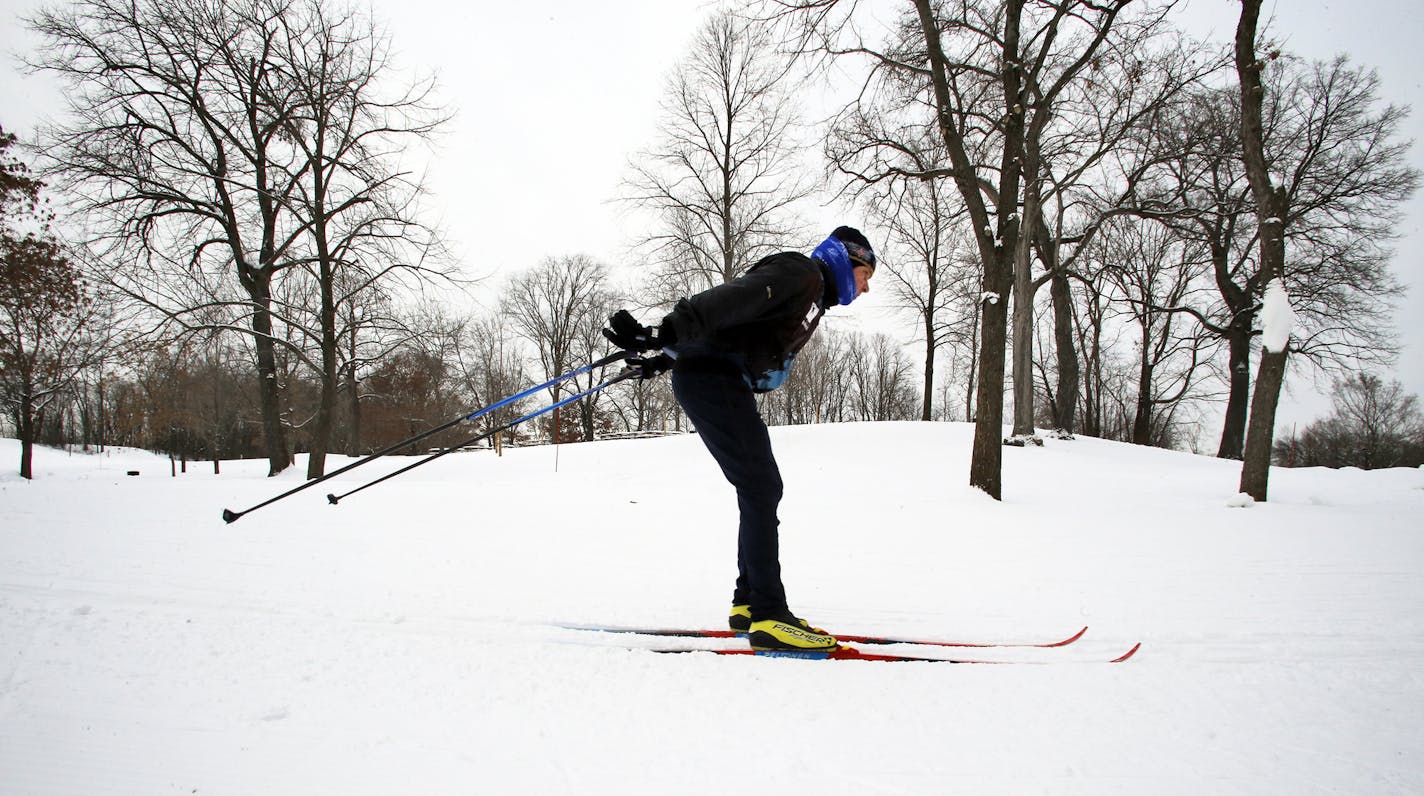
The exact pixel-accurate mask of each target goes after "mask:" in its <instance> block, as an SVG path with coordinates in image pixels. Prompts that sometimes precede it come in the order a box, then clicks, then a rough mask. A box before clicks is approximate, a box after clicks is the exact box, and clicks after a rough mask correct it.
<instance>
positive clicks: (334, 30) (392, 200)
mask: <svg viewBox="0 0 1424 796" xmlns="http://www.w3.org/2000/svg"><path fill="white" fill-rule="evenodd" d="M30 24H31V26H32V27H33V28H34V29H35V30H36V31H38V32H39V33H41V34H42V35H43V36H44V37H45V38H46V39H47V41H48V44H49V47H47V48H46V49H45V50H44V51H43V52H42V53H41V54H40V55H38V56H37V57H36V59H35V60H34V62H33V64H32V66H33V67H34V68H36V69H43V70H49V71H53V72H55V73H57V74H59V75H60V76H62V77H64V78H67V79H68V80H69V81H70V83H71V84H72V90H71V91H70V92H68V94H67V96H68V97H69V100H70V105H71V111H72V114H71V117H70V118H71V120H70V121H68V122H66V123H64V124H63V125H61V126H58V127H55V128H53V129H52V130H50V131H49V133H48V136H47V137H48V139H49V144H50V146H49V147H48V149H49V152H50V154H51V155H52V159H53V169H54V171H55V173H56V174H58V175H61V176H62V177H63V178H64V179H65V180H66V182H67V185H68V187H70V188H71V189H72V190H73V192H74V194H75V195H77V196H79V197H81V203H82V205H83V207H84V209H85V210H87V211H88V212H89V216H90V220H91V226H92V227H93V228H94V229H95V230H96V233H95V235H94V239H93V240H92V241H91V245H92V246H93V247H94V248H95V250H96V251H97V252H98V256H101V257H103V258H104V259H106V260H107V261H110V262H118V263H122V264H123V266H122V267H120V268H115V269H112V270H111V271H110V272H109V273H110V278H111V280H112V282H113V284H114V286H115V287H117V288H118V289H119V290H121V291H122V292H123V293H124V294H126V295H127V296H129V297H130V298H131V299H133V300H134V301H137V302H141V303H143V304H144V305H146V306H148V307H149V308H151V309H153V310H155V311H157V312H158V313H160V314H161V315H162V316H163V317H165V318H166V319H167V321H168V323H169V325H170V327H171V328H172V329H174V330H176V333H177V334H180V335H181V334H190V333H195V332H205V331H209V330H214V329H220V330H227V331H235V332H240V333H244V334H247V335H249V336H250V337H251V339H252V351H253V354H254V358H255V361H256V366H257V370H258V373H259V377H260V378H259V379H258V385H259V390H260V394H261V402H260V403H261V413H262V422H263V429H264V438H265V439H266V448H267V457H268V460H269V471H270V472H271V473H274V474H275V473H276V472H278V471H280V470H282V469H283V468H285V467H286V466H287V465H288V464H289V463H290V459H291V454H290V451H289V445H288V440H287V429H286V425H285V423H286V420H287V418H286V417H285V416H284V412H285V411H286V409H287V406H286V404H287V400H286V399H285V398H284V397H283V395H282V389H283V385H284V384H285V383H287V381H288V380H287V379H286V378H284V376H287V375H289V374H290V373H291V372H292V367H293V366H295V365H298V364H300V365H303V366H305V367H310V368H311V369H312V370H313V371H314V372H316V373H318V374H319V375H320V377H321V384H322V398H321V401H320V403H319V407H320V408H319V411H318V416H317V418H316V422H315V424H314V434H313V435H312V438H313V440H316V441H318V442H316V444H314V446H313V448H314V450H313V454H314V455H313V456H312V458H311V462H310V465H309V468H310V472H312V473H314V474H316V473H320V472H321V469H322V465H323V458H324V455H325V451H326V449H327V448H328V447H329V437H330V428H331V412H332V409H333V407H334V405H335V399H336V394H337V390H338V387H339V381H338V379H339V370H340V367H339V361H338V360H339V358H338V349H337V340H338V339H339V338H340V336H341V335H340V331H339V329H338V325H337V305H338V304H339V303H341V302H342V301H343V300H348V299H350V298H351V296H353V295H360V294H362V293H363V287H364V286H366V285H369V284H372V283H375V282H377V281H381V280H388V279H389V278H390V277H391V276H392V274H393V273H394V272H397V271H403V272H404V273H416V272H418V269H417V268H416V267H415V264H416V263H417V262H418V257H419V252H418V251H417V252H416V253H415V254H410V253H408V252H398V251H396V249H397V248H399V247H400V246H405V245H407V244H410V243H413V242H414V241H416V240H417V239H418V234H417V233H420V232H421V231H422V230H423V228H422V227H421V226H420V225H419V224H418V223H416V222H415V221H414V208H413V205H412V198H411V197H412V196H413V195H414V194H415V191H414V186H412V185H411V184H410V182H409V181H408V179H407V178H406V176H405V175H404V174H402V173H401V172H399V170H398V167H397V166H396V165H395V156H396V155H398V153H399V151H400V148H401V147H402V146H404V145H405V143H406V141H404V140H403V139H405V138H409V137H419V136H422V135H424V134H425V133H427V132H428V131H429V129H430V128H431V126H432V125H434V124H435V123H437V122H438V121H439V118H438V116H437V115H435V114H433V113H431V112H430V109H429V108H428V107H426V105H425V104H424V99H425V92H426V90H427V89H428V84H417V85H416V86H415V88H413V89H411V90H409V91H407V92H406V93H404V94H401V93H399V92H397V93H396V94H395V95H387V94H385V93H384V92H383V91H382V90H381V89H380V88H379V87H378V86H377V77H378V74H379V73H380V72H382V71H383V70H384V67H385V65H386V60H385V47H386V45H385V41H384V38H383V36H382V35H381V34H380V33H379V32H378V31H377V30H375V28H374V27H373V26H371V25H370V23H369V22H368V21H366V20H364V19H363V18H361V17H360V16H359V15H357V14H355V13H353V12H349V11H337V12H335V13H334V14H333V13H332V12H331V11H330V8H329V6H327V5H324V4H323V3H322V2H321V0H295V1H289V0H236V2H235V3H220V2H215V0H139V2H135V3H123V2H118V1H117V0H79V2H76V3H73V4H70V5H67V6H64V7H62V8H51V9H46V10H43V11H41V12H40V13H38V14H37V15H35V16H34V17H33V18H32V19H31V20H30ZM294 267H301V268H305V269H309V272H310V274H311V282H309V283H304V282H303V279H302V278H300V277H297V278H296V282H295V283H294V284H293V285H288V286H285V287H284V286H283V285H282V284H281V280H282V278H283V276H284V274H287V273H289V272H290V271H291V270H292V269H293V268H294ZM341 269H345V270H347V271H353V272H359V273H360V274H361V277H362V278H361V279H358V280H352V279H349V278H348V279H347V280H346V284H347V286H348V292H347V293H346V294H342V295H338V294H337V293H336V292H335V279H334V275H335V273H336V271H337V270H341ZM348 276H350V275H348ZM308 295H310V296H311V297H312V301H307V300H306V298H307V296H308ZM283 296H286V297H288V299H287V300H286V301H283V300H282V297H283ZM308 309H310V311H311V312H312V314H313V315H314V316H315V320H314V321H310V322H308V321H307V320H305V319H304V318H303V317H302V315H303V314H304V313H305V312H307V311H308ZM293 329H296V330H297V333H296V334H293V333H292V330H293ZM279 346H285V347H286V350H285V352H282V353H279V352H278V347H279ZM313 352H314V353H313Z"/></svg>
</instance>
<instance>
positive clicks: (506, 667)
mask: <svg viewBox="0 0 1424 796" xmlns="http://www.w3.org/2000/svg"><path fill="white" fill-rule="evenodd" d="M971 433H972V430H971V428H970V427H969V426H966V425H963V424H932V425H930V424H910V423H905V424H848V425H834V426H817V427H796V428H777V429H774V430H773V438H774V443H775V445H776V446H777V452H778V456H779V459H780V461H781V465H782V470H783V473H784V475H785V479H786V483H787V499H786V501H785V503H784V504H783V510H782V559H783V565H784V568H785V579H786V582H787V587H788V591H789V594H790V596H791V600H792V607H793V608H794V609H795V610H797V611H798V612H800V613H801V614H802V615H803V616H805V617H807V618H809V619H810V620H811V621H813V622H814V623H816V624H818V625H820V626H823V627H826V628H827V629H829V630H831V631H833V632H834V631H837V630H839V631H841V632H845V633H878V634H899V635H913V636H925V637H939V638H962V639H969V640H994V639H1030V640H1032V639H1042V640H1049V639H1053V638H1055V637H1062V636H1065V635H1068V634H1070V633H1072V632H1073V631H1075V630H1077V629H1078V628H1079V627H1081V626H1083V625H1088V626H1090V629H1089V631H1088V633H1087V635H1086V636H1084V638H1083V640H1081V641H1079V642H1077V643H1076V644H1073V645H1072V646H1070V647H1065V648H1062V649H1054V650H1029V651H1022V652H1015V651H1013V650H988V651H984V652H982V653H981V656H983V657H992V656H996V655H997V656H999V657H1013V658H1015V659H1021V660H1034V661H1043V662H1046V663H1047V665H1024V666H940V665H925V664H876V663H862V662H816V661H798V660H782V659H761V658H746V657H741V656H730V657H728V656H713V655H655V654H652V653H649V652H646V651H636V650H627V649H622V648H619V647H617V646H615V645H616V644H618V643H622V642H624V641H627V639H626V638H618V637H612V636H607V635H599V634H590V633H583V632H579V631H572V630H561V629H557V628H554V627H551V626H550V624H549V623H553V622H570V623H610V624H624V625H632V624H637V625H645V624H651V625H658V624H662V625H679V626H689V625H700V626H710V627H720V626H721V625H722V623H723V622H724V621H725V609H726V605H727V602H728V598H729V596H730V589H731V585H732V579H733V577H734V575H735V561H734V551H735V538H734V536H735V531H734V528H735V525H736V517H735V505H734V501H733V498H732V494H731V491H730V488H729V487H727V486H726V484H725V483H724V482H723V481H722V479H721V476H720V474H719V473H718V472H717V470H716V467H715V465H714V464H713V462H712V460H711V459H710V457H708V456H707V455H706V453H705V451H703V449H702V447H701V443H700V442H699V441H698V440H697V438H696V437H692V436H682V437H669V438H663V439H655V440H642V441H618V442H600V443H594V444H586V445H572V446H564V447H562V448H560V449H558V450H557V451H556V450H555V449H554V448H551V447H547V448H531V449H519V450H509V451H506V452H505V455H504V456H503V457H502V458H497V457H496V456H495V455H494V454H493V453H487V452H481V453H465V454H458V455H453V456H449V457H446V458H445V459H442V460H439V461H438V462H436V463H434V464H431V465H430V466H428V467H423V468H420V469H417V470H414V471H412V472H411V473H410V474H408V475H406V476H402V477H401V478H399V479H395V480H392V481H390V482H388V483H385V484H382V485H380V486H378V487H375V488H373V489H371V490H369V491H366V492H362V493H361V494H359V495H355V496H353V497H351V498H349V499H347V500H345V501H343V502H342V504H341V505H339V506H330V505H328V504H327V502H326V500H325V499H324V495H325V494H326V493H327V492H329V491H333V489H332V487H333V486H335V487H341V489H342V490H345V489H350V488H353V487H355V486H357V485H359V484H360V483H363V482H364V481H365V480H367V479H368V478H370V477H374V476H376V475H379V474H381V473H384V472H389V471H390V470H392V469H394V468H395V467H397V466H399V465H401V464H404V463H405V462H403V461H401V460H399V459H392V460H383V461H379V462H376V463H373V464H371V465H369V466H368V467H363V468H359V469H357V470H354V471H353V472H351V473H349V474H348V475H346V476H342V477H341V478H338V479H335V480H334V481H333V482H331V483H328V484H321V485H319V486H317V487H316V488H314V489H311V490H309V491H306V492H302V493H300V494H298V495H296V496H294V497H291V498H288V499H286V500H284V501H282V502H280V503H277V504H274V505H272V506H270V507H267V508H264V509H262V510H260V511H256V512H253V513H252V514H250V515H248V516H246V517H244V518H243V519H241V520H240V521H238V522H237V523H234V524H232V525H226V524H224V523H223V522H222V520H221V519H220V517H219V515H220V512H221V510H222V509H223V508H224V507H227V508H233V509H239V510H240V509H244V508H246V507H248V506H251V505H253V504H255V503H257V502H259V501H261V500H264V499H266V498H267V497H269V496H271V495H273V494H276V493H277V492H280V491H282V490H284V489H287V488H290V487H293V486H296V485H298V484H300V483H301V477H300V476H301V470H302V469H303V468H301V467H297V468H293V469H292V470H290V471H289V472H288V473H286V474H284V475H283V476H281V477H279V478H276V479H268V478H265V477H263V476H264V473H265V467H266V466H265V463H263V462H225V463H224V464H223V468H222V469H223V472H222V475H220V476H215V475H213V474H212V467H211V464H202V463H196V464H190V466H189V472H188V473H187V474H186V475H180V476H179V477H177V478H173V477H170V475H169V466H168V462H167V460H166V459H162V458H159V457H154V456H151V455H148V454H144V453H135V452H112V453H110V454H108V455H102V456H101V455H81V454H72V455H71V454H66V453H62V452H57V451H51V450H40V451H38V453H37V462H36V471H37V478H36V479H35V480H34V481H33V482H28V483H27V482H24V481H22V480H21V479H19V478H18V476H16V475H14V474H13V473H14V470H15V468H16V464H17V462H18V446H17V445H16V444H15V443H14V441H13V440H3V441H0V464H3V467H4V468H5V474H4V475H0V793H3V794H6V796H14V795H15V794H84V795H85V796H90V795H92V794H106V795H107V794H145V796H148V795H150V794H165V793H174V794H192V793H197V794H241V795H246V794H301V795H302V796H310V795H311V794H416V793H418V794H483V793H490V794H509V793H538V794H565V793H567V794H645V793H646V794H653V793H656V794H667V793H679V794H682V793H690V794H726V793H729V792H742V793H761V792H768V793H770V792H785V791H796V790H802V789H805V790H806V791H808V792H815V793H853V794H929V793H935V794H942V793H943V794H949V793H953V794H960V793H964V794H1001V793H1002V794H1020V793H1051V794H1112V793H1124V794H1128V793H1131V794H1192V795H1193V796H1198V795H1199V794H1306V793H1351V794H1382V793H1401V794H1403V793H1415V794H1417V793H1421V792H1424V521H1421V517H1424V511H1421V509H1424V471H1419V470H1388V471H1376V472H1362V471H1358V470H1346V471H1328V470H1280V469H1278V470H1275V471H1274V472H1273V473H1272V476H1271V498H1272V499H1271V502H1270V503H1268V504H1257V505H1254V506H1247V507H1241V506H1239V505H1238V504H1239V501H1238V500H1237V499H1236V495H1235V493H1236V484H1237V480H1238V477H1239V470H1238V466H1237V465H1236V464H1234V463H1230V462H1223V461H1217V460H1214V459H1210V458H1205V457H1198V456H1191V455H1187V454H1182V453H1173V452H1166V451H1161V450H1153V449H1146V448H1135V447H1131V446H1126V445H1120V444H1113V443H1106V442H1102V441H1098V440H1092V439H1078V440H1074V441H1057V440H1049V441H1048V442H1047V447H1046V448H1042V449H1015V448H1010V449H1007V450H1005V452H1004V453H1005V457H1006V458H1005V465H1004V482H1005V485H1006V486H1005V500H1004V501H1003V502H1002V503H998V502H995V501H993V500H990V499H989V498H988V497H986V496H984V495H983V494H982V493H978V492H976V491H974V490H971V489H970V488H969V487H968V486H966V483H967V480H968V479H967V469H968V461H969V452H968V451H969V445H970V438H971ZM339 463H340V462H338V464H339ZM128 470H139V471H140V472H141V475H139V476H137V477H132V476H127V475H125V472H126V471H128ZM1137 641H1142V642H1143V647H1142V650H1141V652H1139V653H1138V654H1137V656H1136V657H1135V658H1133V659H1132V660H1130V661H1128V662H1126V663H1123V664H1116V665H1111V664H1105V663H1096V662H1089V661H1102V660H1106V659H1107V658H1110V657H1113V656H1115V655H1117V654H1119V653H1121V652H1123V651H1124V650H1126V649H1127V648H1128V647H1129V646H1131V645H1132V644H1133V643H1135V642H1137Z"/></svg>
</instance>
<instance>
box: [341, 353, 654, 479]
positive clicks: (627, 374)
mask: <svg viewBox="0 0 1424 796" xmlns="http://www.w3.org/2000/svg"><path fill="white" fill-rule="evenodd" d="M637 375H638V370H637V369H636V368H629V369H625V370H624V371H623V372H621V373H619V374H618V375H617V376H614V377H613V378H610V379H605V380H604V381H603V383H602V384H598V385H596V386H594V387H590V388H589V389H587V390H584V391H583V392H581V393H578V394H577V395H570V396H569V397H567V398H565V399H563V400H562V401H559V402H558V403H552V404H549V405H548V406H546V407H544V408H543V409H539V410H537V411H533V412H530V413H529V414H527V415H525V416H523V417H521V418H518V419H515V420H511V421H509V422H508V423H505V424H504V425H502V426H500V427H499V428H492V429H490V430H489V431H486V432H484V433H482V434H477V435H475V436H473V437H470V438H469V439H467V440H465V441H464V442H461V443H460V444H458V445H453V446H451V447H449V448H446V449H444V450H442V451H437V452H435V453H432V454H430V455H429V456H426V457H425V458H424V459H421V460H419V461H416V462H412V463H410V464H407V465H406V466H404V467H402V468H400V469H399V470H396V471H395V472H393V473H387V474H386V475H383V476H381V477H380V478H377V479H376V480H374V481H371V482H370V483H367V484H362V485H361V486H358V487H356V488H355V489H353V490H351V491H350V492H347V493H345V494H341V495H336V494H328V495H327V496H326V500H327V502H328V503H330V504H331V505H333V506H335V505H336V504H337V503H340V502H341V501H343V500H345V499H346V498H349V497H351V496H352V495H354V494H356V493H357V492H360V491H361V490H363V489H369V488H371V487H373V486H375V485H376V484H379V483H381V482H382V481H386V480H388V479H391V478H395V477H396V476H398V475H400V474H402V473H405V472H409V471H411V470H414V469H415V468H417V467H419V466H421V465H422V464H427V463H429V462H433V461H435V460H436V459H438V458H440V457H441V456H444V455H445V454H447V453H453V452H454V451H457V450H459V449H461V448H464V447H466V446H469V445H473V444H475V443H476V442H479V441H480V440H482V439H485V438H486V437H491V436H493V435H495V434H498V433H499V432H501V431H504V430H505V429H509V428H513V427H515V426H517V425H519V424H520V423H523V422H525V421H526V420H533V419H534V418H536V417H539V416H540V415H544V414H548V413H549V412H552V411H554V410H555V409H558V408H559V407H561V406H566V405H568V404H571V403H573V402H574V401H577V400H578V399H580V398H584V397H587V396H590V395H593V394H594V393H596V392H598V391H599V390H603V389H606V388H608V387H611V386H613V385H614V384H617V383H618V382H620V381H623V380H624V379H629V378H632V377H634V376H637Z"/></svg>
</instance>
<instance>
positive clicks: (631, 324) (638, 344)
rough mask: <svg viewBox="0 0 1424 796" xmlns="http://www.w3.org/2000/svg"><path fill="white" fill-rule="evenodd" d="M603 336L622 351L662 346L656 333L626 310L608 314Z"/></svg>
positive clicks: (648, 349)
mask: <svg viewBox="0 0 1424 796" xmlns="http://www.w3.org/2000/svg"><path fill="white" fill-rule="evenodd" d="M603 336H604V337H607V338H608V340H609V342H611V343H613V344H614V345H616V346H618V347H619V348H621V349H623V350H624V351H650V350H652V349H654V348H662V347H663V341H662V340H661V339H660V338H659V337H658V333H657V332H656V331H654V330H652V329H649V328H648V327H646V326H644V325H643V324H641V323H638V322H637V321H636V320H634V318H633V316H632V314H631V313H629V312H628V311H627V310H619V311H617V312H615V313H613V315H611V316H609V318H608V326H606V327H605V328H604V329H603ZM644 378H647V377H646V376H645V377H644Z"/></svg>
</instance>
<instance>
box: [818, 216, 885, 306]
mask: <svg viewBox="0 0 1424 796" xmlns="http://www.w3.org/2000/svg"><path fill="white" fill-rule="evenodd" d="M811 256H812V257H815V258H816V259H817V260H820V261H821V262H823V263H825V264H826V267H827V268H829V269H831V279H832V280H834V282H835V284H836V295H837V300H838V301H839V302H840V304H841V305H842V306H844V305H846V304H849V303H851V302H852V301H854V300H855V297H856V289H855V267H856V266H857V265H863V266H865V267H866V268H869V269H870V270H871V271H872V272H873V271H875V250H874V249H872V248H871V247H870V241H868V240H866V239H865V236H864V235H862V234H860V230H858V229H855V228H854V227H836V229H835V231H834V232H832V233H831V235H830V237H828V238H826V239H825V240H823V241H821V245H819V246H817V247H816V250H815V251H813V252H811Z"/></svg>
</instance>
